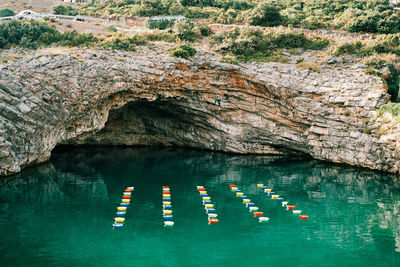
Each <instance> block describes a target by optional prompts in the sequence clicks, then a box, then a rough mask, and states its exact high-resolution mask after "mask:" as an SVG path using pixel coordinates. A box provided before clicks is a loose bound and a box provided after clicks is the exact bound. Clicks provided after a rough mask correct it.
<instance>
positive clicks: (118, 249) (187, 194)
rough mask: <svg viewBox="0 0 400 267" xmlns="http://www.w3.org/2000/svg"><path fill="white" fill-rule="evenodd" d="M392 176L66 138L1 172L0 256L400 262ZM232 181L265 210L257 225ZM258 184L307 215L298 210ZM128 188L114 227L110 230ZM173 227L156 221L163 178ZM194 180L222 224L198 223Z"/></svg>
mask: <svg viewBox="0 0 400 267" xmlns="http://www.w3.org/2000/svg"><path fill="white" fill-rule="evenodd" d="M396 179H398V178H397V177H396V176H391V175H386V174H381V173H376V172H372V171H368V170H363V169H356V168H350V167H345V166H338V165H331V164H326V163H321V162H318V161H310V160H307V161H299V160H297V161H296V160H293V159H290V158H279V159H278V158H271V157H260V156H239V155H227V154H221V153H211V152H202V151H191V150H184V149H159V148H136V149H133V148H75V149H71V150H68V151H59V152H57V153H55V155H54V156H53V158H52V160H51V161H50V162H47V163H45V164H42V165H40V166H37V167H32V168H29V169H27V170H25V171H23V172H22V173H20V174H18V175H14V176H11V177H7V178H2V179H0V234H1V236H0V266H210V265H214V266H362V265H365V266H400V182H399V181H398V180H396ZM231 183H234V184H237V185H239V186H240V188H241V189H242V190H243V191H244V192H245V194H246V195H247V196H248V197H250V198H251V199H252V201H253V202H254V203H255V204H256V206H258V207H259V208H260V210H261V211H263V212H264V215H265V216H267V217H269V218H270V221H269V222H268V223H265V224H260V223H258V220H257V219H255V218H253V217H252V215H251V214H250V213H249V211H248V210H247V209H246V208H245V207H244V205H243V204H242V201H241V200H240V199H239V198H236V197H235V196H234V193H232V192H231V191H230V189H229V187H228V185H229V184H231ZM257 183H264V184H265V185H267V186H269V187H272V188H273V189H274V191H275V192H279V194H280V195H282V196H283V197H284V198H285V199H287V200H289V201H290V203H292V204H294V205H296V206H297V207H298V208H299V209H301V210H302V211H303V213H304V214H307V215H309V216H310V217H309V219H308V220H304V221H302V220H299V218H298V216H294V215H292V214H291V213H290V212H288V211H286V210H285V209H283V208H282V207H281V205H280V204H279V203H277V202H276V201H273V200H270V199H269V198H267V197H266V195H265V194H264V193H262V192H261V191H260V190H259V189H257ZM131 185H132V186H135V192H134V193H133V199H132V202H133V203H132V205H131V206H130V207H129V208H128V211H127V215H126V223H125V227H124V228H123V229H115V230H113V228H112V223H113V218H114V217H115V211H116V207H117V206H118V204H119V203H120V199H121V195H122V192H123V190H124V188H125V187H127V186H131ZM163 185H169V186H170V187H171V194H172V202H173V203H172V204H173V212H174V222H175V226H174V227H173V228H164V227H163V219H162V206H161V205H162V203H161V194H162V193H161V192H162V190H161V186H163ZM196 185H204V186H205V187H206V188H207V192H208V194H209V195H210V196H211V197H212V200H213V202H214V204H215V205H216V207H215V208H216V211H217V213H218V215H219V220H220V222H219V223H218V224H215V225H208V224H207V216H206V214H205V211H204V208H203V206H202V203H201V197H200V196H199V194H198V192H197V190H196Z"/></svg>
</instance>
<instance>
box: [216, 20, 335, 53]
mask: <svg viewBox="0 0 400 267" xmlns="http://www.w3.org/2000/svg"><path fill="white" fill-rule="evenodd" d="M213 39H214V43H215V44H216V49H217V51H220V52H221V53H223V54H231V55H234V56H236V58H237V59H238V60H240V61H249V60H256V61H263V60H260V59H262V58H264V57H268V56H271V55H272V53H273V52H274V51H275V50H277V49H279V48H285V49H291V48H304V49H313V50H316V49H323V48H325V47H326V46H327V45H328V44H329V41H328V40H325V39H320V38H308V37H307V36H306V35H305V34H304V33H296V32H292V31H289V30H283V31H280V32H270V31H267V30H262V29H259V28H253V27H245V28H240V29H239V28H234V29H232V30H230V31H225V32H221V33H219V34H217V35H216V36H214V38H213Z"/></svg>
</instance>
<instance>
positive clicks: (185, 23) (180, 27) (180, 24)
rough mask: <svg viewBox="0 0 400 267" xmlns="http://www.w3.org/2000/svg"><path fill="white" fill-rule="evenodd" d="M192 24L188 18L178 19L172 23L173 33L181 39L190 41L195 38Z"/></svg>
mask: <svg viewBox="0 0 400 267" xmlns="http://www.w3.org/2000/svg"><path fill="white" fill-rule="evenodd" d="M193 28H194V24H193V23H192V22H190V21H189V20H188V19H179V20H177V21H175V23H174V28H173V31H174V34H175V35H176V37H178V38H179V39H181V40H182V41H188V42H192V41H194V40H195V38H196V34H195V32H194V31H193Z"/></svg>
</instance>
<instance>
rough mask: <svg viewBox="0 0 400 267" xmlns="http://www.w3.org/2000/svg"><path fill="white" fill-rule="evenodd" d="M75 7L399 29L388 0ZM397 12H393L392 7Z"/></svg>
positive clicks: (152, 1)
mask: <svg viewBox="0 0 400 267" xmlns="http://www.w3.org/2000/svg"><path fill="white" fill-rule="evenodd" d="M95 2H96V1H92V2H91V3H89V4H86V5H83V6H81V7H80V8H79V11H80V12H81V14H84V15H90V16H98V17H106V16H108V17H119V16H128V17H129V16H130V17H133V16H156V15H183V16H185V17H187V18H206V19H209V20H210V21H214V22H218V23H228V24H232V23H247V24H248V25H257V26H275V25H289V24H290V25H293V26H295V27H303V28H309V29H317V28H325V29H341V30H347V31H350V32H372V33H385V34H387V33H398V32H400V14H399V11H394V10H393V8H392V7H391V6H390V5H389V0H353V1H346V0H319V1H315V0H286V1H278V0H247V1H246V0H117V1H115V0H107V1H102V2H99V3H95ZM396 12H397V13H396Z"/></svg>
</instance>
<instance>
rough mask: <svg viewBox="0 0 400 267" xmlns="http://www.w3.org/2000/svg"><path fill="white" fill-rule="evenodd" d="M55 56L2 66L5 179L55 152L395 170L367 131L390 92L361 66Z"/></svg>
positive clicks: (0, 170) (394, 159)
mask: <svg viewBox="0 0 400 267" xmlns="http://www.w3.org/2000/svg"><path fill="white" fill-rule="evenodd" d="M50 52H51V51H50V50H49V51H48V52H47V53H46V51H40V52H38V53H37V55H35V56H33V57H23V58H22V59H20V60H17V61H15V62H13V63H9V64H8V65H3V67H0V174H2V175H6V174H11V173H15V172H18V171H20V170H21V168H22V167H24V166H27V165H29V164H33V163H37V162H43V161H45V160H47V159H48V158H49V156H50V153H51V151H52V149H53V148H54V147H55V146H56V145H57V144H112V145H121V144H124V145H165V146H186V147H194V148H202V149H210V150H217V151H226V152H236V153H260V154H261V153H262V154H268V153H271V154H282V153H291V152H293V153H300V154H307V155H310V156H312V157H313V158H316V159H321V160H327V161H331V162H340V163H347V164H351V165H357V166H363V167H368V168H372V169H378V170H384V171H389V172H399V165H400V150H399V146H397V145H393V142H388V141H387V140H386V141H385V140H383V139H382V138H380V137H379V136H375V135H371V134H367V133H364V131H365V128H366V127H367V126H368V125H366V122H367V121H368V119H369V118H371V117H372V116H373V115H374V111H375V110H376V108H377V107H379V106H380V105H382V104H384V103H387V102H388V99H389V96H388V94H387V93H386V89H385V86H384V84H383V83H382V82H381V81H380V80H379V79H378V78H376V77H372V76H367V75H365V74H364V73H363V72H362V70H358V69H357V68H354V69H350V68H346V67H342V68H340V67H335V68H332V67H323V68H322V70H321V72H319V73H316V72H312V71H309V70H302V69H299V68H297V67H296V66H295V65H293V64H280V63H254V64H242V65H239V66H237V65H230V64H225V63H220V62H218V61H217V60H216V59H213V58H212V57H210V56H206V55H204V54H201V55H198V56H196V57H194V58H192V59H191V60H183V59H178V58H172V57H169V56H167V55H166V54H163V53H160V54H157V53H156V52H152V51H149V50H144V51H142V52H140V53H128V52H115V51H114V52H112V51H105V50H96V51H95V50H82V51H76V50H73V51H70V52H69V53H61V54H51V55H48V54H49V53H50ZM46 54H47V55H46ZM0 66H1V65H0Z"/></svg>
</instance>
